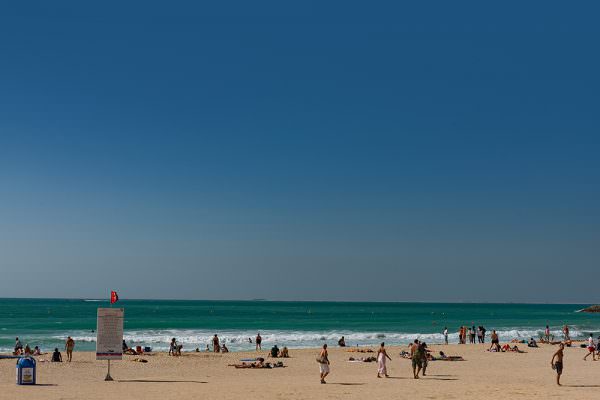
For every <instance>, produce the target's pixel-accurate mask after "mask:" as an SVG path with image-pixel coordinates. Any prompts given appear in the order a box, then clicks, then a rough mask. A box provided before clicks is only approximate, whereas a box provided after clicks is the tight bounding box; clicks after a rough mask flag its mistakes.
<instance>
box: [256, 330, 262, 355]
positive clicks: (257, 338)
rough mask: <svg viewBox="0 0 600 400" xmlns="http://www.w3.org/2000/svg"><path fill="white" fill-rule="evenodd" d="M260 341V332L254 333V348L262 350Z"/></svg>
mask: <svg viewBox="0 0 600 400" xmlns="http://www.w3.org/2000/svg"><path fill="white" fill-rule="evenodd" d="M261 343H262V337H260V332H258V333H257V334H256V350H257V351H258V350H262V347H261V345H260V344H261Z"/></svg>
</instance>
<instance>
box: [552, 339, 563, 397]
mask: <svg viewBox="0 0 600 400" xmlns="http://www.w3.org/2000/svg"><path fill="white" fill-rule="evenodd" d="M564 349H565V345H564V344H562V343H561V344H559V345H558V350H557V351H556V353H554V355H553V356H552V361H550V365H551V366H552V369H555V370H556V384H557V385H558V386H561V384H560V376H561V375H562V371H563V350H564ZM554 359H556V362H554Z"/></svg>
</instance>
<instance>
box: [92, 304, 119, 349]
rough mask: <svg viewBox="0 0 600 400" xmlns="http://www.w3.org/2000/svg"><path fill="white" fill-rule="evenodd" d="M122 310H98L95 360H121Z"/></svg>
mask: <svg viewBox="0 0 600 400" xmlns="http://www.w3.org/2000/svg"><path fill="white" fill-rule="evenodd" d="M124 314H125V311H124V310H123V309H122V308H99V309H98V326H97V329H96V360H121V359H122V358H123V316H124Z"/></svg>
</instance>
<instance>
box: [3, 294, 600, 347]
mask: <svg viewBox="0 0 600 400" xmlns="http://www.w3.org/2000/svg"><path fill="white" fill-rule="evenodd" d="M117 305H118V306H119V307H122V308H124V309H125V322H124V324H125V327H124V328H125V333H124V335H125V339H126V340H127V342H128V344H129V345H130V346H133V345H138V344H139V345H143V346H150V347H152V348H153V349H154V350H165V349H167V348H168V345H169V341H170V339H171V338H172V337H175V338H177V340H178V341H179V342H181V343H182V344H183V346H184V348H183V350H184V351H192V350H194V349H195V348H196V347H199V348H200V349H204V348H205V347H206V344H208V343H209V342H210V341H211V338H212V336H213V335H214V334H218V335H219V337H220V338H221V341H225V343H226V344H227V346H228V347H229V349H230V350H232V351H241V350H251V349H254V345H253V344H250V343H249V342H248V338H253V340H254V337H255V336H256V334H257V332H260V333H261V336H262V337H263V346H264V348H269V347H270V346H272V345H273V344H277V345H279V346H280V347H281V346H288V347H289V348H303V347H317V346H320V345H322V344H323V343H329V344H331V345H335V344H336V343H337V340H338V339H339V338H340V337H341V336H342V335H343V336H345V338H346V343H347V345H349V346H356V345H360V346H364V345H374V344H376V343H379V342H382V341H384V342H386V344H389V345H393V344H406V343H409V342H410V341H412V340H414V339H415V338H419V339H421V340H424V341H426V342H429V343H436V342H441V341H442V340H443V337H442V334H441V332H442V330H443V329H444V327H445V326H447V327H448V330H449V331H450V333H451V334H450V341H451V342H457V337H458V334H457V330H458V328H459V326H461V325H468V326H469V325H475V326H478V325H483V326H485V327H486V329H487V330H488V334H489V332H491V330H492V329H495V330H497V331H498V332H499V334H500V338H501V340H509V339H512V338H529V337H532V336H534V337H539V335H540V334H541V333H542V332H543V330H544V328H545V326H546V325H549V326H550V327H551V330H552V332H553V334H554V335H556V336H557V337H561V335H560V331H561V327H562V325H563V324H569V325H570V327H571V336H572V337H573V338H584V337H586V336H587V335H589V333H595V334H598V333H599V332H600V315H597V314H588V313H577V312H576V311H577V310H579V309H582V308H584V307H585V306H587V305H573V304H474V303H460V304H456V303H455V304H450V303H352V302H275V301H187V300H186V301H177V300H122V301H119V302H118V303H117ZM98 307H109V304H108V301H106V300H94V299H87V300H74V299H0V352H7V351H11V350H12V348H13V346H14V341H15V337H17V336H18V337H19V338H20V339H21V341H22V342H23V344H25V343H28V344H29V345H30V346H31V347H33V346H36V345H37V346H41V348H42V350H43V351H48V350H51V349H53V348H54V347H59V348H62V347H64V340H65V339H66V337H67V336H68V335H70V336H72V337H73V338H74V339H75V341H76V343H77V345H76V350H90V351H91V350H94V349H95V345H96V344H95V340H96V336H95V329H96V309H97V308H98ZM488 337H489V335H488Z"/></svg>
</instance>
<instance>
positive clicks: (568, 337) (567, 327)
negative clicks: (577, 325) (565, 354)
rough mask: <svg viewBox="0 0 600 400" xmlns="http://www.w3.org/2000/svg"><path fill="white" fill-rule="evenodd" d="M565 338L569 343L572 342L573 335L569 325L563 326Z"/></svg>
mask: <svg viewBox="0 0 600 400" xmlns="http://www.w3.org/2000/svg"><path fill="white" fill-rule="evenodd" d="M563 336H564V337H565V341H566V342H568V341H570V340H571V335H570V334H569V325H566V324H565V326H563Z"/></svg>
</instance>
